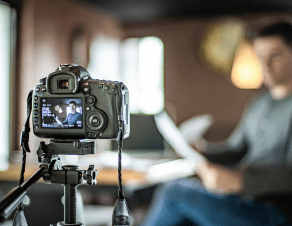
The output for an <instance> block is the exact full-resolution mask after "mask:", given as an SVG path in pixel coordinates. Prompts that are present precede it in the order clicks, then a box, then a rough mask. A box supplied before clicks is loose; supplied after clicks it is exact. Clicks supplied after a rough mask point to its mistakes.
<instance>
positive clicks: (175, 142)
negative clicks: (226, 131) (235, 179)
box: [147, 111, 212, 183]
mask: <svg viewBox="0 0 292 226" xmlns="http://www.w3.org/2000/svg"><path fill="white" fill-rule="evenodd" d="M154 119H155V122H156V125H157V128H158V130H159V132H160V133H161V135H162V136H163V137H164V139H165V140H166V141H167V142H168V143H169V144H170V145H171V147H172V148H173V149H174V150H175V152H176V153H177V154H178V155H179V156H181V157H182V158H184V159H178V160H173V161H170V162H165V163H161V164H157V165H154V166H151V167H150V168H149V169H148V170H147V178H148V181H149V182H150V183H151V182H152V183H157V182H165V181H169V180H174V179H178V178H182V177H187V176H191V175H194V174H195V172H196V165H197V164H199V163H201V162H202V161H206V158H205V157H204V156H203V155H201V154H199V153H198V152H196V151H195V150H194V149H193V148H192V147H191V146H190V145H189V143H188V141H187V139H186V138H185V137H184V135H183V134H182V132H181V131H180V130H179V129H178V128H177V126H176V125H175V123H174V122H173V121H172V119H171V118H170V117H169V116H168V114H167V113H166V112H164V111H163V112H161V113H159V114H157V115H155V116H154ZM189 122H190V125H188V126H186V124H185V125H183V128H182V130H183V131H184V132H186V131H190V128H192V127H194V130H193V132H192V134H191V136H190V137H192V140H195V139H198V138H199V137H200V136H202V135H203V133H204V132H206V130H207V129H208V128H209V127H210V125H211V124H212V118H211V116H210V115H207V116H204V117H201V118H197V119H196V120H195V119H193V118H192V120H191V121H189Z"/></svg>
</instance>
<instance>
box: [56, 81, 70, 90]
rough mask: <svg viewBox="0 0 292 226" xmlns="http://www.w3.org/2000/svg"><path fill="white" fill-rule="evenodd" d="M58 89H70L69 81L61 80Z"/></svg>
mask: <svg viewBox="0 0 292 226" xmlns="http://www.w3.org/2000/svg"><path fill="white" fill-rule="evenodd" d="M58 87H59V89H68V88H69V81H68V80H59V84H58Z"/></svg>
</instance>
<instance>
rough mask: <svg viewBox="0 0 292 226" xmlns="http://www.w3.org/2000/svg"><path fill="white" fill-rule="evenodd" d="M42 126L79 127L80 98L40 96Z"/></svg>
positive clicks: (80, 124)
mask: <svg viewBox="0 0 292 226" xmlns="http://www.w3.org/2000/svg"><path fill="white" fill-rule="evenodd" d="M41 104H42V106H41V112H42V128H54V129H81V128H82V126H83V117H82V99H81V98H42V99H41Z"/></svg>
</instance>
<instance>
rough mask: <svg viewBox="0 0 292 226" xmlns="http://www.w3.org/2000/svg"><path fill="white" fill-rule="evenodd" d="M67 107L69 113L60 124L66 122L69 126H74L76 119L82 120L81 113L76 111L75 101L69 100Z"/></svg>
mask: <svg viewBox="0 0 292 226" xmlns="http://www.w3.org/2000/svg"><path fill="white" fill-rule="evenodd" d="M69 107H70V109H71V113H69V114H68V115H67V118H66V119H65V121H64V122H62V125H64V124H68V125H69V127H70V126H76V125H77V122H78V121H81V120H82V114H80V113H79V112H77V111H76V102H75V101H71V102H70V103H69Z"/></svg>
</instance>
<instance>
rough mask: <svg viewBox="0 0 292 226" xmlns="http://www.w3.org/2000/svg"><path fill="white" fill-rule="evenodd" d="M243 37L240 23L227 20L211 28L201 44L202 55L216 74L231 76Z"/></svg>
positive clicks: (242, 28)
mask: <svg viewBox="0 0 292 226" xmlns="http://www.w3.org/2000/svg"><path fill="white" fill-rule="evenodd" d="M243 36H244V27H243V24H242V23H241V22H239V21H233V20H227V21H223V22H219V23H216V24H214V25H213V26H211V27H210V28H209V29H208V30H207V31H206V34H205V37H204V39H203V40H202V43H201V53H202V55H203V58H204V60H205V61H206V62H207V64H208V66H210V67H211V68H212V69H214V70H215V71H216V72H219V73H227V74H230V72H231V68H232V63H233V57H234V53H235V51H236V48H237V46H238V43H240V41H241V40H242V39H243Z"/></svg>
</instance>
